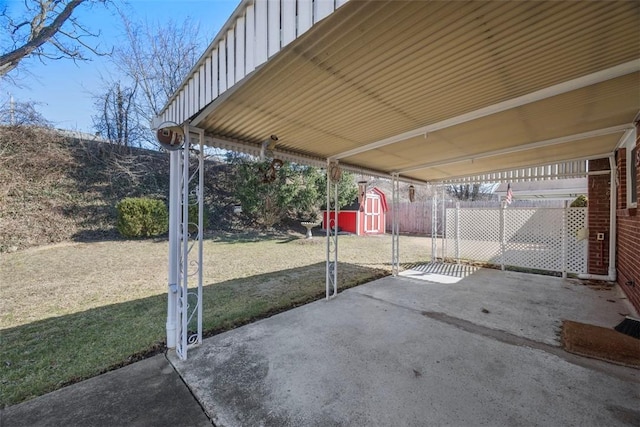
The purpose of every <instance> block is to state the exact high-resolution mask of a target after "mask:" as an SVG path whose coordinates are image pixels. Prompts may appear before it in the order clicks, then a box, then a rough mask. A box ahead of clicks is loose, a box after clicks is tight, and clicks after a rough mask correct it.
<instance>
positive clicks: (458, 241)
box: [455, 202, 460, 264]
mask: <svg viewBox="0 0 640 427" xmlns="http://www.w3.org/2000/svg"><path fill="white" fill-rule="evenodd" d="M455 223H456V224H455V226H456V240H455V253H456V264H460V202H456V220H455Z"/></svg>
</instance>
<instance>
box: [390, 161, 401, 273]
mask: <svg viewBox="0 0 640 427" xmlns="http://www.w3.org/2000/svg"><path fill="white" fill-rule="evenodd" d="M391 205H392V210H393V216H392V217H391V273H392V274H393V275H394V276H397V275H398V273H399V272H400V216H399V215H398V213H399V212H398V211H399V209H400V180H399V179H398V174H397V173H392V174H391Z"/></svg>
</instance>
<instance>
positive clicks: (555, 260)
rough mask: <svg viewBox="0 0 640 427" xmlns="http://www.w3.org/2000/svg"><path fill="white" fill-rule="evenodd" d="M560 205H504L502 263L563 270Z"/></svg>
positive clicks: (562, 216) (562, 218)
mask: <svg viewBox="0 0 640 427" xmlns="http://www.w3.org/2000/svg"><path fill="white" fill-rule="evenodd" d="M563 222H564V210H563V209H505V212H504V227H505V246H504V264H505V265H512V266H518V267H527V268H535V269H540V270H550V271H562V269H563V262H562V231H563Z"/></svg>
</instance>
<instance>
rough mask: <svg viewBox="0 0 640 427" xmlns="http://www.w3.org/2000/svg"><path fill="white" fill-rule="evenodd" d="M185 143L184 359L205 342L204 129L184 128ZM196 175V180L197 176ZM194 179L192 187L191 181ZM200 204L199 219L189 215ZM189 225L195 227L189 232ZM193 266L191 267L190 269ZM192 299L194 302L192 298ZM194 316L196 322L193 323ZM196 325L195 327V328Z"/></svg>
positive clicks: (180, 302) (180, 347)
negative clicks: (193, 255)
mask: <svg viewBox="0 0 640 427" xmlns="http://www.w3.org/2000/svg"><path fill="white" fill-rule="evenodd" d="M184 133H185V140H184V147H183V149H182V152H181V153H180V157H181V161H182V162H181V163H182V176H181V180H180V183H181V195H182V211H181V212H180V211H179V212H178V215H177V217H178V218H179V222H180V227H178V228H179V229H180V231H181V233H180V239H179V245H180V246H181V247H180V249H181V254H180V257H179V268H178V276H179V277H178V285H179V286H178V298H177V313H176V317H177V323H178V328H177V333H176V335H177V337H176V338H177V339H176V341H177V342H176V353H177V355H178V357H179V358H180V359H182V360H186V359H187V350H188V348H190V347H192V346H195V345H198V344H201V343H202V257H203V246H202V245H203V203H204V197H203V196H204V194H203V193H204V150H203V148H204V131H203V130H201V129H195V128H190V127H189V126H188V125H186V126H185V129H184ZM192 133H197V134H198V144H199V150H198V151H197V154H198V166H197V167H196V170H195V171H194V172H193V173H191V172H190V153H191V149H192V143H191V134H192ZM196 176H197V181H195V178H196ZM192 183H195V185H194V188H193V189H191V184H192ZM190 206H197V211H198V214H197V215H198V218H197V223H196V222H191V221H190V218H189V207H190ZM190 228H191V229H192V230H194V231H193V232H191V233H190ZM194 238H195V240H197V243H198V257H197V259H196V260H195V261H192V262H189V253H190V252H191V250H192V249H193V246H194V244H195V243H196V242H194ZM190 269H191V270H190ZM192 276H196V277H197V281H198V285H197V289H196V290H195V291H190V290H189V277H192ZM190 299H191V301H192V302H191V303H190V301H189V300H190ZM194 317H195V321H196V325H195V327H193V326H192V327H191V330H190V325H191V324H192V322H193V320H194ZM194 329H195V331H194Z"/></svg>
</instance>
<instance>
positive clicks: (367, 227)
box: [364, 194, 380, 233]
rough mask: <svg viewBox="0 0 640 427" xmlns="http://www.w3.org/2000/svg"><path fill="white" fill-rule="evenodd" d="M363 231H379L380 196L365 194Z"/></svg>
mask: <svg viewBox="0 0 640 427" xmlns="http://www.w3.org/2000/svg"><path fill="white" fill-rule="evenodd" d="M364 232H365V233H379V232H380V196H379V195H377V194H367V199H366V200H365V204H364Z"/></svg>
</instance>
